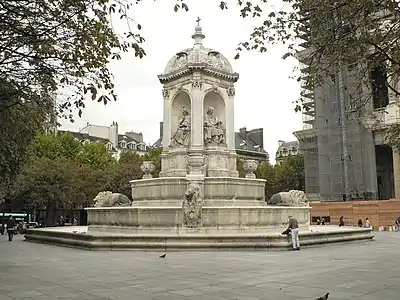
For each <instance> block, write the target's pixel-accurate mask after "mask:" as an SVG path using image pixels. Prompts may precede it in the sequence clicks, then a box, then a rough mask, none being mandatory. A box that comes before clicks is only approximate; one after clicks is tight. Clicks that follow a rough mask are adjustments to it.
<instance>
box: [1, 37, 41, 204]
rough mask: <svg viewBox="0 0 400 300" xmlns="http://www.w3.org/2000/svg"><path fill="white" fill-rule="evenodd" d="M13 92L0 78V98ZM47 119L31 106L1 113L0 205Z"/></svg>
mask: <svg viewBox="0 0 400 300" xmlns="http://www.w3.org/2000/svg"><path fill="white" fill-rule="evenodd" d="M0 43H1V42H0ZM14 91H15V89H14V88H13V87H12V86H11V85H10V84H8V83H7V82H6V81H5V80H3V79H2V78H1V77H0V95H4V94H11V93H13V92H14ZM43 102H45V100H43ZM12 103H13V97H10V98H6V99H4V100H2V101H0V106H1V105H5V106H8V105H11V104H12ZM44 119H45V115H43V114H42V111H41V110H40V109H38V107H37V106H36V105H35V104H32V103H30V104H27V105H26V106H25V107H21V106H12V107H10V109H8V110H7V112H5V111H2V110H0V128H1V134H0V145H1V150H0V205H1V203H2V202H4V199H5V198H6V195H7V194H8V192H9V188H10V186H11V185H12V182H13V180H14V179H15V177H16V176H17V174H18V172H19V170H20V167H21V165H22V164H23V163H24V162H25V161H26V158H27V155H26V154H27V153H26V152H27V148H28V146H29V145H30V144H31V142H32V140H33V139H34V138H35V135H36V132H37V131H38V130H39V129H40V128H41V124H42V122H43V121H44Z"/></svg>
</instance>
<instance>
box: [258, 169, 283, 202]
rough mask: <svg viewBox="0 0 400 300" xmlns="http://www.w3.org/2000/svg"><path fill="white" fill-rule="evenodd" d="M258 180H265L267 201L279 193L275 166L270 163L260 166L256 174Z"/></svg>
mask: <svg viewBox="0 0 400 300" xmlns="http://www.w3.org/2000/svg"><path fill="white" fill-rule="evenodd" d="M255 174H256V176H257V178H261V179H265V180H266V183H265V199H266V200H269V199H270V198H271V197H272V195H274V194H276V193H278V192H279V191H278V190H277V189H276V178H275V166H272V165H271V164H269V163H262V164H260V165H258V167H257V170H256V172H255Z"/></svg>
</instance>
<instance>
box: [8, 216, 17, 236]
mask: <svg viewBox="0 0 400 300" xmlns="http://www.w3.org/2000/svg"><path fill="white" fill-rule="evenodd" d="M15 225H16V223H15V220H14V219H13V217H12V215H9V216H8V220H7V234H8V241H9V242H11V241H12V239H13V236H14V228H15Z"/></svg>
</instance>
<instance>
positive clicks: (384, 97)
mask: <svg viewBox="0 0 400 300" xmlns="http://www.w3.org/2000/svg"><path fill="white" fill-rule="evenodd" d="M371 85H372V101H373V105H374V109H376V108H384V107H386V106H387V105H388V104H389V91H388V84H387V73H386V70H385V67H383V66H379V67H376V68H375V69H374V70H373V71H372V72H371Z"/></svg>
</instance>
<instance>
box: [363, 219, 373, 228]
mask: <svg viewBox="0 0 400 300" xmlns="http://www.w3.org/2000/svg"><path fill="white" fill-rule="evenodd" d="M365 227H366V228H371V227H372V226H371V223H370V222H369V220H368V218H366V219H365Z"/></svg>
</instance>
